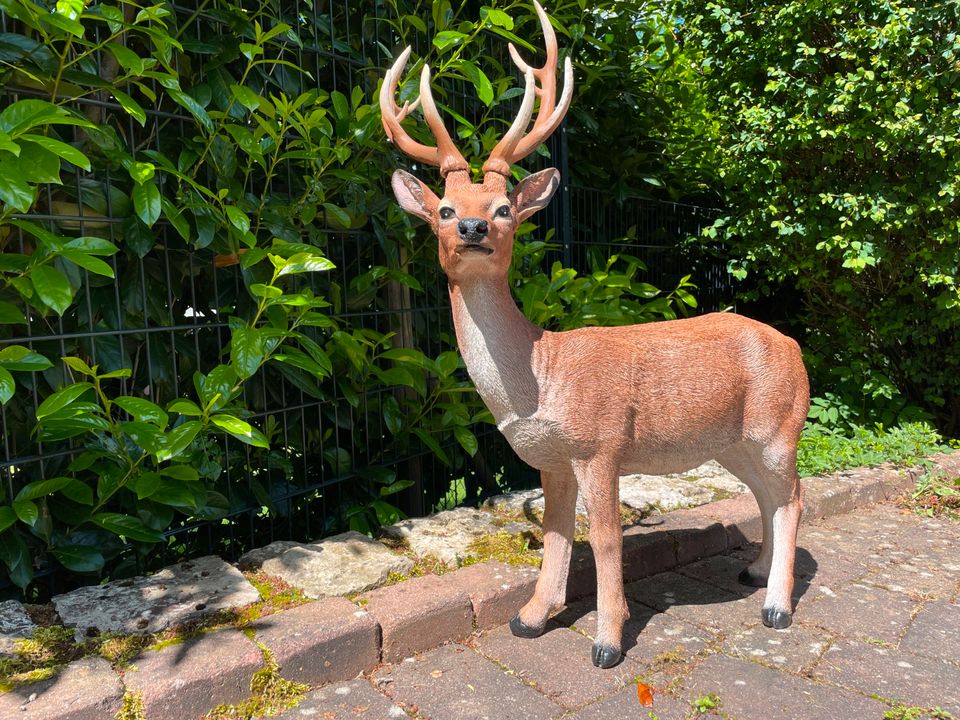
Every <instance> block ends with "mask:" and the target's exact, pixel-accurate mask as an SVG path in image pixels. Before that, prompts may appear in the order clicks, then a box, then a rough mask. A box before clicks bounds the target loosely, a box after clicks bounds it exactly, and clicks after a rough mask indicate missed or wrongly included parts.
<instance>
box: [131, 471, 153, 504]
mask: <svg viewBox="0 0 960 720" xmlns="http://www.w3.org/2000/svg"><path fill="white" fill-rule="evenodd" d="M131 489H132V490H133V491H134V492H135V493H136V494H137V500H143V499H145V498H148V497H150V496H151V495H153V494H154V493H155V492H156V491H157V490H159V489H160V473H155V472H145V473H141V474H140V475H139V476H138V477H137V478H136V480H134V481H133V485H132V486H131Z"/></svg>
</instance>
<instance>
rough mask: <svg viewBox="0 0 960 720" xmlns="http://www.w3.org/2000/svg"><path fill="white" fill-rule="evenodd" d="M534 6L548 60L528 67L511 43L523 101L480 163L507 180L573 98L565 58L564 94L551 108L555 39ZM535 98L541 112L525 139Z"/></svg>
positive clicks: (555, 124)
mask: <svg viewBox="0 0 960 720" xmlns="http://www.w3.org/2000/svg"><path fill="white" fill-rule="evenodd" d="M533 5H534V7H535V8H536V10H537V17H539V18H540V26H541V27H542V28H543V41H544V44H545V45H546V50H547V58H546V61H545V62H544V64H543V67H540V68H533V67H530V66H529V65H527V63H525V62H524V61H523V60H522V59H521V57H520V53H518V52H517V49H516V48H515V47H514V46H513V43H510V45H509V49H510V57H511V58H513V62H514V64H516V66H517V67H518V68H519V69H520V72H522V73H523V74H524V80H525V89H524V93H523V102H522V103H521V104H520V112H519V113H518V114H517V117H516V119H515V120H514V121H513V124H512V125H511V126H510V130H509V131H507V134H506V135H504V136H503V139H501V140H500V142H499V143H497V146H496V147H495V148H494V149H493V152H492V153H490V157H489V158H488V159H487V161H486V162H485V163H484V164H483V172H484V173H490V172H494V173H497V174H499V175H503V176H504V177H509V176H510V165H511V164H513V163H515V162H517V161H518V160H521V159H523V158H525V157H526V156H527V155H529V154H530V153H532V152H533V151H534V150H536V149H537V146H539V145H540V143H542V142H543V141H544V140H546V139H547V138H548V137H549V136H550V134H551V133H552V132H553V131H554V130H556V129H557V128H558V127H559V126H560V123H561V122H562V121H563V116H564V115H566V114H567V110H568V109H569V107H570V100H571V99H572V98H573V65H572V64H571V62H570V58H569V57H568V58H567V59H566V61H565V62H564V64H563V94H562V95H561V96H560V102H559V103H557V104H556V105H554V103H555V100H556V96H557V36H556V33H554V31H553V26H552V25H551V24H550V19H549V18H548V17H547V14H546V13H545V12H544V10H543V8H542V7H540V3H538V2H537V0H533ZM534 79H536V81H537V82H538V83H539V87H536V85H535V83H534ZM534 95H539V96H540V110H539V112H538V113H537V119H536V120H535V121H534V123H533V128H532V129H531V131H530V133H529V134H528V135H526V136H524V132H525V131H526V129H527V125H529V124H530V117H531V115H532V114H533V99H534Z"/></svg>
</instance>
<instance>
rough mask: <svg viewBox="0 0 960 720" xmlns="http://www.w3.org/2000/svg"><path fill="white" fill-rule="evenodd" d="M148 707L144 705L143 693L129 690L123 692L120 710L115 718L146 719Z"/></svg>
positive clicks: (120, 719) (126, 719) (128, 719)
mask: <svg viewBox="0 0 960 720" xmlns="http://www.w3.org/2000/svg"><path fill="white" fill-rule="evenodd" d="M146 717H147V714H146V709H145V708H144V706H143V695H141V694H140V693H138V692H131V691H130V690H127V692H125V693H124V694H123V700H122V702H121V705H120V711H119V712H118V713H117V714H116V716H115V720H146Z"/></svg>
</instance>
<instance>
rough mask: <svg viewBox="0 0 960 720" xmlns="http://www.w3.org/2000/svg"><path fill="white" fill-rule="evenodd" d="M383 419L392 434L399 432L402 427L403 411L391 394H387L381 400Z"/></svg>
mask: <svg viewBox="0 0 960 720" xmlns="http://www.w3.org/2000/svg"><path fill="white" fill-rule="evenodd" d="M383 420H384V422H385V423H386V424H387V429H388V430H389V431H390V433H391V434H392V435H397V434H399V433H400V431H401V430H402V429H403V422H404V415H403V411H402V410H401V409H400V403H398V402H397V399H396V398H395V397H394V396H393V395H387V397H386V398H385V399H384V401H383Z"/></svg>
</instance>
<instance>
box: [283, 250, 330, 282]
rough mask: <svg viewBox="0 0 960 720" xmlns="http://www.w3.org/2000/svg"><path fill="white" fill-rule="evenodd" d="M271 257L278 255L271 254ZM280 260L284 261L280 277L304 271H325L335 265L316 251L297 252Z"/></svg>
mask: <svg viewBox="0 0 960 720" xmlns="http://www.w3.org/2000/svg"><path fill="white" fill-rule="evenodd" d="M270 257H271V258H275V257H278V256H276V255H271V256H270ZM280 260H281V263H282V264H281V266H280V273H279V275H280V277H282V276H284V275H294V274H297V273H304V272H323V271H324V270H331V269H333V267H334V264H333V263H332V262H330V261H329V260H327V258H325V257H323V256H321V255H316V254H314V253H305V252H304V253H296V254H294V255H291V256H290V257H289V258H280Z"/></svg>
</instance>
